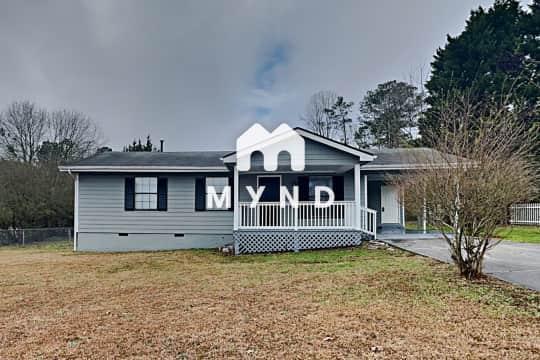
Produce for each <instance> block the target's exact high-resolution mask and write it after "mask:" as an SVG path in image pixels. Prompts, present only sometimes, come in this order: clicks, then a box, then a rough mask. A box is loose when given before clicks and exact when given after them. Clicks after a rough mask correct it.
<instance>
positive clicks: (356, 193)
mask: <svg viewBox="0 0 540 360" xmlns="http://www.w3.org/2000/svg"><path fill="white" fill-rule="evenodd" d="M360 191H361V187H360V164H354V204H355V214H356V216H355V220H356V221H355V225H356V229H357V230H360V229H361V227H362V223H361V219H360V207H361V206H362V204H361V199H360V198H361V195H360Z"/></svg>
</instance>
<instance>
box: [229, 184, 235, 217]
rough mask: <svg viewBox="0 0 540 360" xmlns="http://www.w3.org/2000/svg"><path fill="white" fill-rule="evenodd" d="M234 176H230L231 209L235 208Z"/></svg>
mask: <svg viewBox="0 0 540 360" xmlns="http://www.w3.org/2000/svg"><path fill="white" fill-rule="evenodd" d="M233 182H234V177H232V176H229V186H230V187H231V207H229V211H233V210H234V184H233Z"/></svg>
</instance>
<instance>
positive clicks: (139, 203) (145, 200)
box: [135, 177, 158, 210]
mask: <svg viewBox="0 0 540 360" xmlns="http://www.w3.org/2000/svg"><path fill="white" fill-rule="evenodd" d="M157 205H158V181H157V177H136V178H135V209H137V210H157Z"/></svg>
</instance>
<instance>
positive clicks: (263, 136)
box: [206, 124, 335, 209]
mask: <svg viewBox="0 0 540 360" xmlns="http://www.w3.org/2000/svg"><path fill="white" fill-rule="evenodd" d="M255 151H260V152H261V153H262V154H263V156H264V170H265V171H276V170H277V169H278V157H279V153H281V152H282V151H286V152H288V153H289V155H290V159H291V169H292V170H293V171H303V170H304V168H305V142H304V138H303V137H302V136H300V135H299V134H298V133H297V132H296V131H294V130H293V129H292V128H291V127H290V126H289V125H287V124H281V125H279V126H278V127H277V128H276V129H275V130H274V131H272V132H268V131H267V130H266V129H265V128H264V127H263V126H262V125H260V124H254V125H252V126H251V127H250V128H249V129H247V130H246V131H245V132H244V133H243V134H242V135H240V137H239V138H238V139H237V140H236V166H237V168H238V170H239V171H249V170H250V168H251V154H253V152H255ZM264 190H265V187H264V186H260V187H259V188H257V189H254V188H253V187H252V186H249V185H248V186H246V191H247V192H248V193H249V195H250V197H251V203H250V207H251V208H256V207H257V204H258V203H259V201H260V199H261V196H262V194H263V192H264ZM292 190H293V193H292V194H291V193H290V192H289V189H287V187H286V186H280V189H279V191H280V194H279V195H280V196H279V204H280V207H282V208H284V207H286V206H287V203H289V204H290V205H291V206H292V207H293V208H295V209H296V208H298V205H299V200H298V199H299V189H298V186H297V185H294V186H293V187H292ZM220 192H221V197H220V196H219V195H218V192H217V191H216V189H215V187H214V186H211V185H210V186H208V187H207V195H209V196H207V199H206V202H207V204H206V205H207V208H209V209H212V208H217V209H224V208H225V209H226V208H229V207H230V205H231V188H230V186H225V187H224V188H223V191H220ZM322 193H326V197H327V200H325V201H323V199H322V196H321V195H322ZM334 199H335V196H334V192H333V191H332V189H331V188H329V187H327V186H315V199H314V200H315V207H316V208H327V207H330V206H332V204H333V203H334ZM214 204H215V205H216V206H214Z"/></svg>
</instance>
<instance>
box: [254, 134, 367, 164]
mask: <svg viewBox="0 0 540 360" xmlns="http://www.w3.org/2000/svg"><path fill="white" fill-rule="evenodd" d="M305 144H306V146H305V164H306V170H309V168H310V167H312V166H313V167H317V166H346V165H353V164H356V163H358V157H357V156H354V155H352V154H349V153H346V152H343V151H341V150H337V149H334V148H331V147H329V146H326V145H323V144H321V143H318V142H315V141H313V140H309V139H305ZM263 162H264V158H263V155H262V154H261V153H260V152H256V153H253V154H252V157H251V169H252V170H262V168H263ZM278 166H279V168H280V169H283V170H290V156H289V154H288V153H287V152H281V153H279V156H278Z"/></svg>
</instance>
